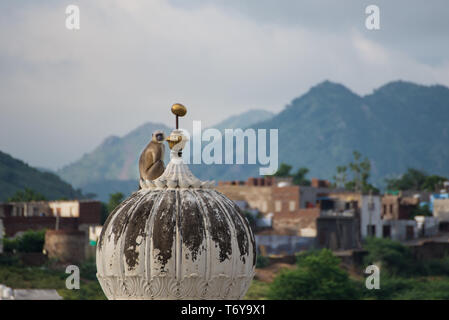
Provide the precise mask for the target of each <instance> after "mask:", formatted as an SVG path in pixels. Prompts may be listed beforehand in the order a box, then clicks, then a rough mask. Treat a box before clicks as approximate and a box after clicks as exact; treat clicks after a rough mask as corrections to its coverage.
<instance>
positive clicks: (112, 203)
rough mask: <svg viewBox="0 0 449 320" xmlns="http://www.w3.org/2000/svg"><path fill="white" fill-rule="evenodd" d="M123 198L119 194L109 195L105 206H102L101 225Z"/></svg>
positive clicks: (121, 194)
mask: <svg viewBox="0 0 449 320" xmlns="http://www.w3.org/2000/svg"><path fill="white" fill-rule="evenodd" d="M124 197H125V196H124V195H123V193H121V192H116V193H111V194H110V195H109V201H108V203H107V204H103V208H102V213H101V223H102V224H104V223H105V221H106V219H107V218H108V216H109V215H110V214H111V212H112V211H114V209H115V208H116V207H117V206H118V205H119V204H120V203H121V202H122V201H123V198H124Z"/></svg>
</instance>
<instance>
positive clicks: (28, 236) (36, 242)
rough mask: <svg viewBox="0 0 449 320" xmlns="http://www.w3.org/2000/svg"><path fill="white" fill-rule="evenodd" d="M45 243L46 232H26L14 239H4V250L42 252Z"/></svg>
mask: <svg viewBox="0 0 449 320" xmlns="http://www.w3.org/2000/svg"><path fill="white" fill-rule="evenodd" d="M44 243H45V230H41V231H33V230H29V231H26V232H24V233H23V234H22V235H21V236H19V237H16V238H14V239H8V238H3V250H4V251H5V252H8V253H13V252H42V250H43V248H44Z"/></svg>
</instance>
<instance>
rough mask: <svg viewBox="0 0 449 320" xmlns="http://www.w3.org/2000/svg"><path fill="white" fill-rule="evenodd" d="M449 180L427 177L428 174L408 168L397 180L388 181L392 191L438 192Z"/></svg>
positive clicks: (433, 176) (432, 176)
mask: <svg viewBox="0 0 449 320" xmlns="http://www.w3.org/2000/svg"><path fill="white" fill-rule="evenodd" d="M447 180H448V179H447V178H445V177H442V176H438V175H430V176H429V175H427V173H426V172H424V171H421V170H418V169H413V168H408V169H407V171H406V172H405V173H404V174H403V175H402V176H401V177H400V178H397V179H386V183H387V188H388V189H391V190H416V191H431V192H432V191H437V190H438V189H440V188H441V187H443V183H444V182H445V181H447Z"/></svg>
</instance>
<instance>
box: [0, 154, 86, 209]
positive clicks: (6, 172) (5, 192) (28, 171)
mask: <svg viewBox="0 0 449 320" xmlns="http://www.w3.org/2000/svg"><path fill="white" fill-rule="evenodd" d="M25 188H29V189H32V190H34V191H36V192H39V193H40V194H42V195H44V196H45V197H46V198H47V199H49V200H55V199H61V198H68V199H75V198H81V197H82V194H81V192H79V191H76V190H74V189H73V188H72V186H71V185H70V184H68V183H66V182H64V181H62V180H61V178H60V177H59V176H57V175H56V174H54V173H50V172H42V171H39V170H38V169H35V168H33V167H30V166H29V165H27V164H26V163H24V162H23V161H21V160H18V159H14V158H13V157H11V156H10V155H8V154H6V153H3V152H1V151H0V201H5V200H7V199H8V198H9V197H11V196H12V195H14V194H15V193H16V192H17V191H18V190H23V189H25Z"/></svg>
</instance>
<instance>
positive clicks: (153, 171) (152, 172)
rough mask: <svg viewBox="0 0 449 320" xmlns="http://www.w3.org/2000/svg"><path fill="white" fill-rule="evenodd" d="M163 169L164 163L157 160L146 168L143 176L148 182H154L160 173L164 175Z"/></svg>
mask: <svg viewBox="0 0 449 320" xmlns="http://www.w3.org/2000/svg"><path fill="white" fill-rule="evenodd" d="M164 170H165V167H164V162H163V161H162V160H158V161H156V162H155V163H153V165H152V166H151V167H150V168H148V170H147V171H146V172H145V176H146V177H148V179H149V180H155V179H157V178H159V177H160V176H161V175H162V173H164Z"/></svg>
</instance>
